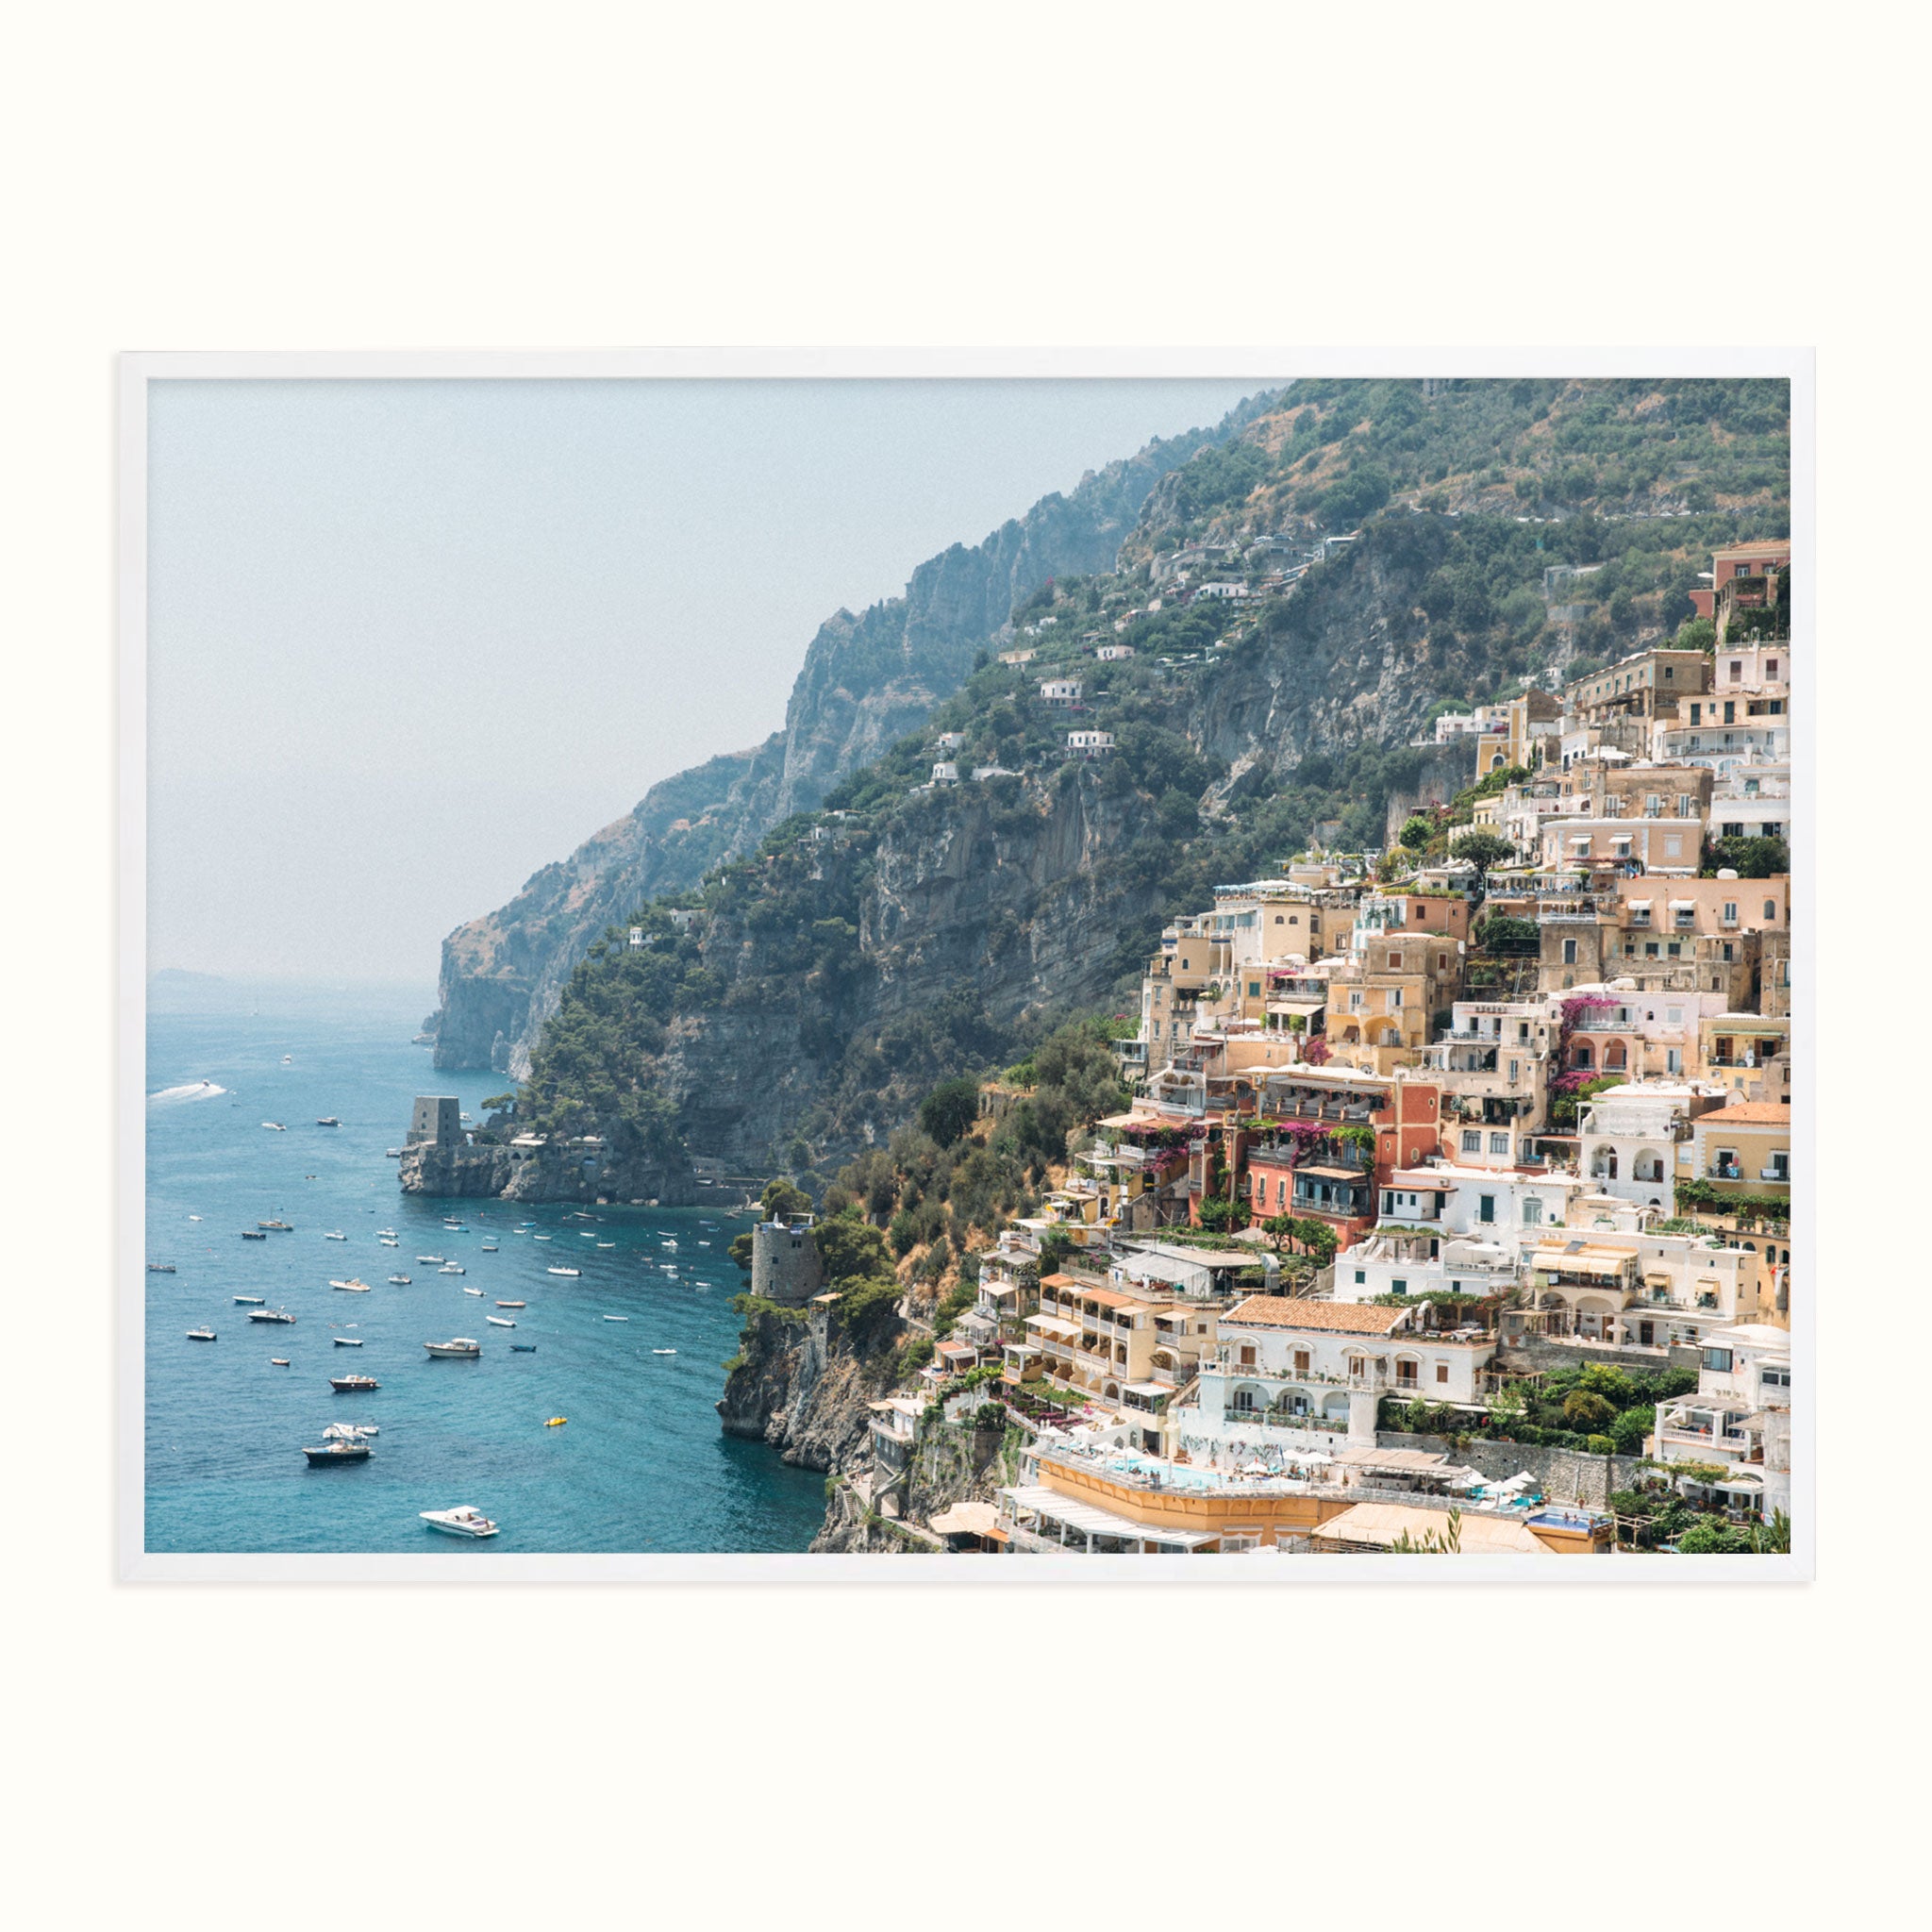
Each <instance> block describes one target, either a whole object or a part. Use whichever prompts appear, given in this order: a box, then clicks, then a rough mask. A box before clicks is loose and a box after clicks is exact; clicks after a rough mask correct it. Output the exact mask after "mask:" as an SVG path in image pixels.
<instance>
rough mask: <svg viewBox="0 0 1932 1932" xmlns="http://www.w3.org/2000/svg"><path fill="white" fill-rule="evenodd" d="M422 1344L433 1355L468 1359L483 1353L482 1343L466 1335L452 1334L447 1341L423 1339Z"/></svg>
mask: <svg viewBox="0 0 1932 1932" xmlns="http://www.w3.org/2000/svg"><path fill="white" fill-rule="evenodd" d="M423 1346H424V1347H425V1348H426V1349H427V1350H428V1351H429V1353H430V1354H431V1355H433V1356H447V1357H453V1358H456V1359H459V1360H460V1359H468V1358H471V1357H475V1356H479V1355H481V1354H482V1353H483V1344H482V1343H481V1342H480V1341H475V1340H473V1339H472V1338H471V1337H470V1336H467V1335H453V1336H452V1337H451V1338H450V1339H449V1340H448V1341H425V1343H424V1344H423Z"/></svg>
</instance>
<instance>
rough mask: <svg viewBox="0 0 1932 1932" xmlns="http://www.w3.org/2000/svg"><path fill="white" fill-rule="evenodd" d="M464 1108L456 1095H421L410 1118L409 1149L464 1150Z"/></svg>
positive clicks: (407, 1140) (418, 1095) (405, 1143)
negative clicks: (447, 1148) (457, 1148)
mask: <svg viewBox="0 0 1932 1932" xmlns="http://www.w3.org/2000/svg"><path fill="white" fill-rule="evenodd" d="M462 1115H463V1109H462V1106H461V1104H460V1103H459V1102H458V1099H457V1097H456V1095H455V1094H453V1093H419V1094H417V1096H416V1105H415V1108H414V1109H413V1110H412V1111H411V1113H410V1115H409V1132H408V1137H407V1138H406V1139H405V1141H404V1142H403V1145H404V1146H406V1147H460V1146H461V1145H462V1144H463V1122H462Z"/></svg>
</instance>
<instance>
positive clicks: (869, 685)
mask: <svg viewBox="0 0 1932 1932" xmlns="http://www.w3.org/2000/svg"><path fill="white" fill-rule="evenodd" d="M1264 407H1265V402H1264V401H1261V400H1257V401H1256V402H1253V403H1249V404H1244V405H1243V406H1242V407H1241V408H1239V409H1236V410H1235V411H1233V412H1232V413H1231V414H1230V415H1229V416H1228V417H1227V418H1225V419H1224V421H1223V422H1222V423H1221V424H1219V425H1216V426H1215V427H1214V428H1212V429H1208V430H1197V431H1191V432H1190V433H1189V434H1187V435H1185V436H1179V437H1174V438H1171V439H1169V440H1167V441H1156V442H1153V443H1150V444H1149V445H1148V446H1147V447H1146V448H1145V449H1143V450H1141V452H1140V454H1139V455H1137V456H1134V457H1130V458H1126V459H1124V460H1123V461H1120V462H1114V463H1109V464H1108V466H1107V467H1106V468H1105V469H1103V470H1100V471H1097V472H1090V473H1089V474H1088V475H1086V476H1084V477H1082V478H1081V480H1080V482H1079V484H1078V485H1077V486H1076V487H1075V488H1074V490H1073V491H1070V492H1068V493H1067V494H1065V495H1062V494H1059V493H1058V492H1057V493H1055V494H1053V495H1051V496H1047V497H1044V498H1042V499H1041V501H1040V502H1039V503H1037V504H1035V505H1034V507H1033V508H1032V509H1030V510H1029V511H1028V512H1027V513H1026V514H1025V515H1024V517H1020V518H1016V519H1014V520H1012V521H1010V522H1008V523H1007V524H1004V525H1001V527H1000V528H999V529H997V530H995V531H994V532H993V533H992V534H991V536H990V537H988V538H987V539H986V540H985V541H983V542H981V543H978V544H975V545H974V546H973V547H972V548H970V549H969V548H968V547H967V546H966V545H964V544H960V543H956V544H954V545H953V547H952V548H951V549H950V550H947V551H945V552H944V553H943V554H942V555H941V556H939V557H935V558H929V559H928V560H927V561H926V562H924V563H923V564H921V565H920V567H919V568H918V569H917V570H916V571H915V572H914V573H913V575H912V578H911V581H910V582H909V583H908V585H907V587H906V591H905V594H904V595H903V596H900V597H894V598H891V599H889V600H887V601H885V602H883V603H879V604H875V605H874V606H873V607H872V608H870V609H869V610H866V611H864V612H863V613H861V614H860V615H858V616H857V617H855V616H854V615H853V614H852V613H851V612H850V611H845V610H841V611H839V612H838V613H837V614H836V615H834V616H833V617H831V618H828V619H827V620H826V621H825V623H824V624H823V625H821V626H820V627H819V631H818V634H817V636H816V637H814V638H813V639H812V641H811V644H810V647H809V648H808V651H807V652H806V657H805V664H804V668H803V669H802V670H801V671H800V673H799V675H798V680H797V682H796V684H795V685H794V686H793V687H792V691H791V703H790V704H789V706H788V707H787V708H786V715H785V728H784V729H783V730H782V731H780V732H777V733H774V735H773V736H772V737H771V738H770V739H768V740H766V741H765V742H764V743H763V744H761V745H758V746H755V747H754V748H752V749H751V750H749V751H743V752H736V753H732V754H730V755H728V756H726V757H724V758H713V759H711V760H710V761H709V762H708V763H706V764H704V765H700V766H698V767H696V768H695V769H694V770H691V771H689V772H683V773H680V774H678V775H677V776H675V777H674V778H669V779H666V780H665V781H664V782H663V783H662V784H659V785H657V786H655V787H653V788H652V790H651V791H650V792H649V793H648V794H647V796H646V797H645V798H644V799H643V801H642V802H641V804H640V805H639V806H638V807H637V808H636V809H635V810H633V811H632V812H631V813H630V814H629V815H628V816H627V817H625V818H622V819H619V820H618V821H617V822H616V823H615V824H610V825H607V826H605V827H604V829H603V830H602V831H600V832H598V833H596V834H595V835H594V836H593V837H592V838H591V839H589V840H587V841H585V842H584V843H583V844H582V845H581V846H579V847H578V848H577V850H576V851H575V852H574V853H572V854H571V856H570V857H569V858H567V859H564V860H562V861H560V862H559V863H558V864H554V865H548V866H545V867H544V868H543V870H542V871H541V872H539V873H537V874H535V875H534V876H533V877H531V878H530V879H529V880H528V882H527V883H526V884H525V887H524V889H523V891H521V892H519V893H518V894H517V896H516V897H515V898H514V899H512V900H511V901H510V902H509V904H508V905H507V906H505V907H503V908H500V909H499V910H497V911H495V912H491V913H488V914H485V915H484V916H483V917H482V918H479V919H475V920H473V921H471V922H470V923H469V924H467V925H463V926H459V927H458V929H457V930H456V931H455V932H453V933H452V934H451V935H450V936H449V938H448V939H447V940H445V941H443V948H442V966H441V978H440V991H439V999H440V1007H439V1011H438V1014H437V1015H436V1016H435V1019H436V1026H435V1031H436V1035H437V1041H436V1055H435V1059H436V1064H437V1066H439V1067H445V1068H453V1067H482V1066H487V1067H491V1068H495V1069H497V1070H498V1071H505V1070H508V1071H509V1072H512V1073H514V1074H517V1075H518V1076H520V1077H521V1076H522V1075H523V1074H525V1073H526V1072H527V1070H528V1064H529V1060H528V1050H529V1047H530V1045H531V1044H532V1043H533V1042H534V1041H535V1039H536V1036H537V1033H538V1030H539V1029H540V1028H541V1024H542V1023H543V1021H544V1020H545V1019H546V1018H547V1017H548V1016H549V1015H550V1013H551V1012H552V1011H554V1010H555V1008H556V1005H557V1000H558V994H559V992H560V991H561V989H562V987H563V984H564V982H565V980H566V979H568V977H569V976H570V973H571V969H572V968H573V967H574V966H575V964H576V962H577V961H578V960H579V959H580V958H583V955H584V952H585V949H586V947H587V946H588V945H589V944H590V943H591V941H592V940H593V939H594V938H595V937H596V935H597V934H598V933H600V932H602V931H603V929H604V928H605V927H606V926H607V925H608V924H610V923H611V922H612V921H614V920H619V919H622V918H624V917H625V915H626V914H627V913H628V912H629V911H630V910H631V908H634V907H635V906H637V905H639V904H640V903H641V902H642V901H644V900H646V899H649V898H652V897H654V896H656V895H658V894H659V893H665V892H676V891H685V890H688V889H689V888H691V887H693V886H695V885H696V884H697V883H698V881H699V880H700V879H701V878H702V877H703V876H704V875H705V874H706V873H707V872H708V871H709V870H710V868H711V867H712V866H714V865H715V864H716V863H717V862H718V861H719V860H720V859H721V858H727V857H731V856H734V855H736V854H739V853H742V852H745V851H748V850H750V849H751V848H752V847H754V846H755V845H756V844H757V843H758V841H759V840H760V839H761V838H762V837H763V836H764V835H765V833H766V832H768V831H769V830H770V829H771V828H772V827H773V826H774V825H775V824H778V823H780V822H781V821H782V820H784V819H786V818H788V817H790V816H791V815H792V814H793V813H795V812H800V811H808V810H810V809H812V808H815V807H816V806H817V805H818V804H819V802H820V801H821V800H822V799H823V798H824V794H825V791H826V789H827V788H828V787H829V786H830V785H832V784H833V783H835V782H836V781H837V780H838V779H839V778H840V777H841V776H842V775H843V774H845V773H847V772H850V771H852V770H854V769H855V768H857V767H858V766H860V765H864V764H866V763H868V762H870V761H871V760H872V759H874V758H876V757H877V756H878V755H879V754H880V753H881V752H882V751H884V750H885V749H886V747H887V746H888V745H890V744H891V743H892V742H893V741H895V740H897V739H898V738H899V737H901V736H902V734H904V733H905V732H907V731H909V730H911V729H913V728H914V727H915V726H917V725H918V724H920V723H921V721H922V720H924V718H925V717H926V715H927V714H928V713H929V712H930V711H931V709H932V708H933V706H934V705H935V704H936V703H937V702H939V700H940V699H941V698H943V697H945V696H947V695H948V694H950V693H951V692H953V691H957V690H958V688H959V686H960V684H961V683H962V682H963V681H964V680H965V678H966V676H967V675H968V674H969V672H970V671H971V670H972V668H973V664H974V658H976V657H977V656H978V654H979V653H980V652H981V651H983V650H985V649H987V648H988V647H989V646H990V645H991V643H992V642H993V641H994V640H995V639H996V638H997V637H999V636H1000V634H1001V633H1002V631H1003V628H1004V626H1005V625H1006V624H1007V621H1008V615H1009V613H1010V612H1011V611H1012V609H1013V608H1014V606H1015V605H1016V604H1018V603H1020V602H1022V601H1023V600H1024V599H1025V598H1026V597H1027V596H1029V595H1030V594H1031V593H1032V592H1033V591H1036V590H1037V589H1038V588H1039V587H1040V586H1041V585H1042V584H1044V583H1046V582H1047V581H1048V580H1049V579H1051V578H1054V577H1058V576H1063V575H1084V574H1087V573H1091V572H1093V571H1105V570H1109V569H1111V568H1112V565H1113V560H1114V555H1115V552H1116V551H1117V550H1118V549H1119V547H1120V544H1121V542H1122V541H1123V539H1124V538H1125V537H1126V536H1127V535H1128V534H1129V533H1130V531H1131V530H1132V529H1133V527H1134V522H1135V518H1136V516H1137V515H1138V513H1139V511H1140V508H1141V504H1142V503H1143V502H1144V501H1145V500H1146V497H1147V494H1148V492H1149V491H1151V490H1152V489H1153V488H1154V487H1155V485H1156V484H1157V483H1158V481H1159V480H1160V478H1161V477H1162V476H1164V475H1166V474H1167V473H1168V472H1169V471H1170V470H1172V469H1173V468H1174V466H1175V465H1176V464H1178V463H1182V462H1185V461H1186V460H1187V459H1188V458H1190V457H1191V456H1192V455H1194V453H1195V452H1196V451H1197V450H1199V449H1201V448H1203V447H1204V446H1211V445H1212V443H1214V442H1215V441H1219V440H1223V439H1225V438H1227V437H1229V436H1232V435H1234V434H1236V433H1237V432H1238V431H1239V430H1240V429H1241V427H1242V425H1245V424H1246V423H1248V422H1250V421H1252V420H1253V419H1254V418H1255V417H1256V416H1257V414H1258V413H1259V412H1260V410H1261V409H1262V408H1264Z"/></svg>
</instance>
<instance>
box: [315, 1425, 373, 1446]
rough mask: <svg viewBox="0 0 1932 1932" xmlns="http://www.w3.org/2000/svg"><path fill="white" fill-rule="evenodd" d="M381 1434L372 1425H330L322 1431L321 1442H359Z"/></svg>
mask: <svg viewBox="0 0 1932 1932" xmlns="http://www.w3.org/2000/svg"><path fill="white" fill-rule="evenodd" d="M381 1434H382V1431H381V1430H380V1429H379V1428H377V1427H376V1425H375V1424H374V1423H330V1424H329V1425H328V1426H327V1427H326V1428H325V1429H324V1430H323V1432H322V1440H323V1441H325V1442H359V1441H363V1440H364V1438H366V1437H370V1436H379V1435H381Z"/></svg>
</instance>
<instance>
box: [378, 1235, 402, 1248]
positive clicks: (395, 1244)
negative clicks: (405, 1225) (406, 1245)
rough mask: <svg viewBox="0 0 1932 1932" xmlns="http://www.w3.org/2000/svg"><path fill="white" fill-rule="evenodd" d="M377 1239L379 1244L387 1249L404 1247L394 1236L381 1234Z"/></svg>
mask: <svg viewBox="0 0 1932 1932" xmlns="http://www.w3.org/2000/svg"><path fill="white" fill-rule="evenodd" d="M375 1239H376V1241H377V1242H378V1243H379V1244H380V1245H381V1246H383V1247H385V1248H399V1247H401V1246H402V1242H400V1241H397V1240H396V1238H395V1236H394V1235H392V1234H379V1235H377V1236H376V1237H375Z"/></svg>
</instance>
